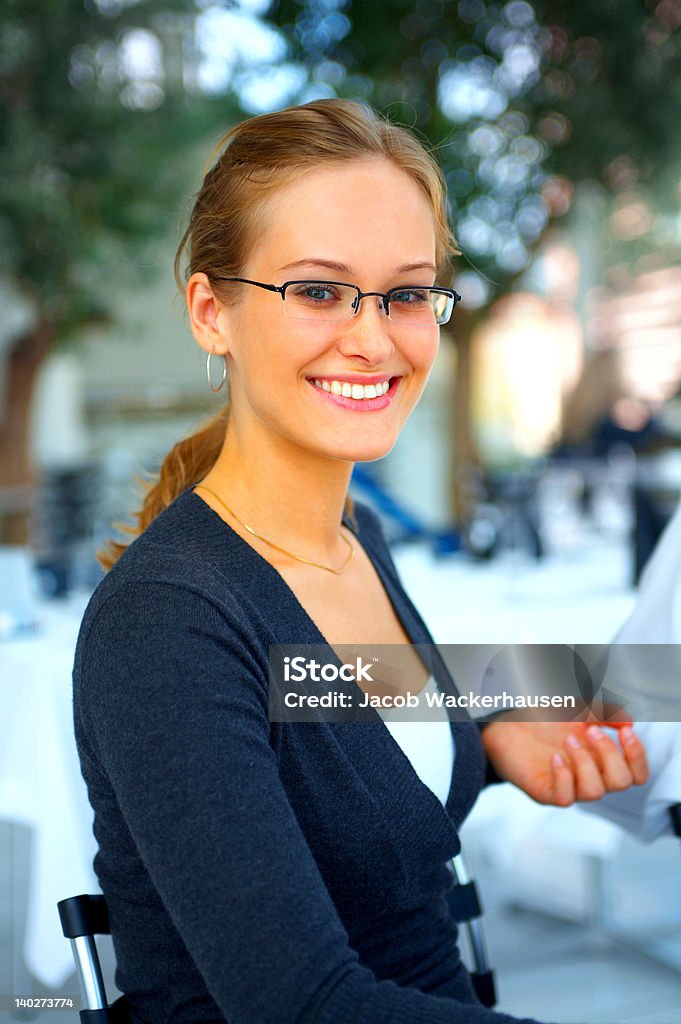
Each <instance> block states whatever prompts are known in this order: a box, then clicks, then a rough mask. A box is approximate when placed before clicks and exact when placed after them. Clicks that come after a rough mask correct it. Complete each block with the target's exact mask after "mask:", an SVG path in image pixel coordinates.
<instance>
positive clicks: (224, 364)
mask: <svg viewBox="0 0 681 1024" xmlns="http://www.w3.org/2000/svg"><path fill="white" fill-rule="evenodd" d="M213 355H215V353H214V352H209V353H208V358H207V359H206V376H207V377H208V384H209V386H210V389H211V391H213V392H215V391H220V390H221V389H222V386H223V384H224V383H225V379H226V377H227V360H226V359H225V357H224V356H223V357H222V378H221V380H220V383H219V384H218V386H217V387H213V380H212V377H211V375H210V357H211V356H213Z"/></svg>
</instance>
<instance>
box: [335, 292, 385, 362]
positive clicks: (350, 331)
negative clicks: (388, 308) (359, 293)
mask: <svg viewBox="0 0 681 1024" xmlns="http://www.w3.org/2000/svg"><path fill="white" fill-rule="evenodd" d="M383 301H384V300H383V299H382V297H381V296H380V295H370V296H368V297H366V296H365V297H363V298H362V300H361V306H360V309H359V312H358V313H356V314H355V316H353V317H351V319H349V320H344V321H342V322H341V323H339V324H338V327H339V328H341V330H340V331H339V332H338V348H339V350H340V351H341V352H343V354H344V355H346V356H360V357H362V358H364V359H365V360H366V361H367V362H369V363H372V364H373V363H376V364H379V363H382V362H384V361H385V360H386V358H387V357H388V356H389V355H390V354H391V353H392V350H393V349H394V347H395V345H394V342H393V338H392V321H391V320H389V319H388V317H387V316H386V314H385V310H384V308H383Z"/></svg>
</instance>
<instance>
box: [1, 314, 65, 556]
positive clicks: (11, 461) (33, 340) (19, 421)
mask: <svg viewBox="0 0 681 1024" xmlns="http://www.w3.org/2000/svg"><path fill="white" fill-rule="evenodd" d="M53 338H54V330H53V325H52V323H51V322H50V321H48V320H44V319H41V320H39V321H38V322H37V323H36V324H34V325H33V327H31V328H30V330H28V331H27V332H26V333H25V334H22V335H21V336H20V337H19V338H17V340H16V341H15V342H14V344H13V345H12V346H11V347H10V350H9V353H8V355H7V357H6V364H5V388H4V395H3V398H2V403H1V404H0V541H1V542H2V543H4V544H27V543H28V540H29V508H30V497H31V488H32V485H33V483H34V476H33V465H32V460H31V451H30V441H31V405H32V398H33V392H34V389H35V384H36V380H37V377H38V371H39V370H40V367H41V366H42V364H43V360H44V359H45V356H46V355H47V353H48V352H49V351H50V348H51V346H52V341H53Z"/></svg>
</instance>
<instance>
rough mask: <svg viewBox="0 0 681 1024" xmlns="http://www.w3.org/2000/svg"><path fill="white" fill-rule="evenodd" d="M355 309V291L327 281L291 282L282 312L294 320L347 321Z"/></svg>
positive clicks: (347, 286) (348, 286) (349, 287)
mask: <svg viewBox="0 0 681 1024" xmlns="http://www.w3.org/2000/svg"><path fill="white" fill-rule="evenodd" d="M356 306H357V291H356V289H355V288H352V287H351V286H350V285H343V284H329V282H328V281H293V282H292V283H291V284H289V285H288V287H287V288H286V293H285V295H284V312H285V313H286V316H290V317H293V319H294V320H349V319H350V317H351V316H353V315H354V312H355V308H356Z"/></svg>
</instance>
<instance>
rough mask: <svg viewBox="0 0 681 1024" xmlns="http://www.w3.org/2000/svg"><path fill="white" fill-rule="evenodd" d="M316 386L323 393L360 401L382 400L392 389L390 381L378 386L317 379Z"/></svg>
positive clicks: (380, 383) (381, 382)
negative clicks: (326, 392) (382, 396)
mask: <svg viewBox="0 0 681 1024" xmlns="http://www.w3.org/2000/svg"><path fill="white" fill-rule="evenodd" d="M314 385H315V387H316V388H319V389H320V390H321V391H330V392H331V394H332V395H343V397H344V398H354V399H356V400H357V401H360V400H363V399H365V398H380V396H381V395H384V394H385V393H386V391H387V390H388V388H389V387H390V381H388V380H384V381H380V382H379V383H378V384H350V383H349V382H348V381H340V380H332V381H328V380H316V379H315V381H314Z"/></svg>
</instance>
